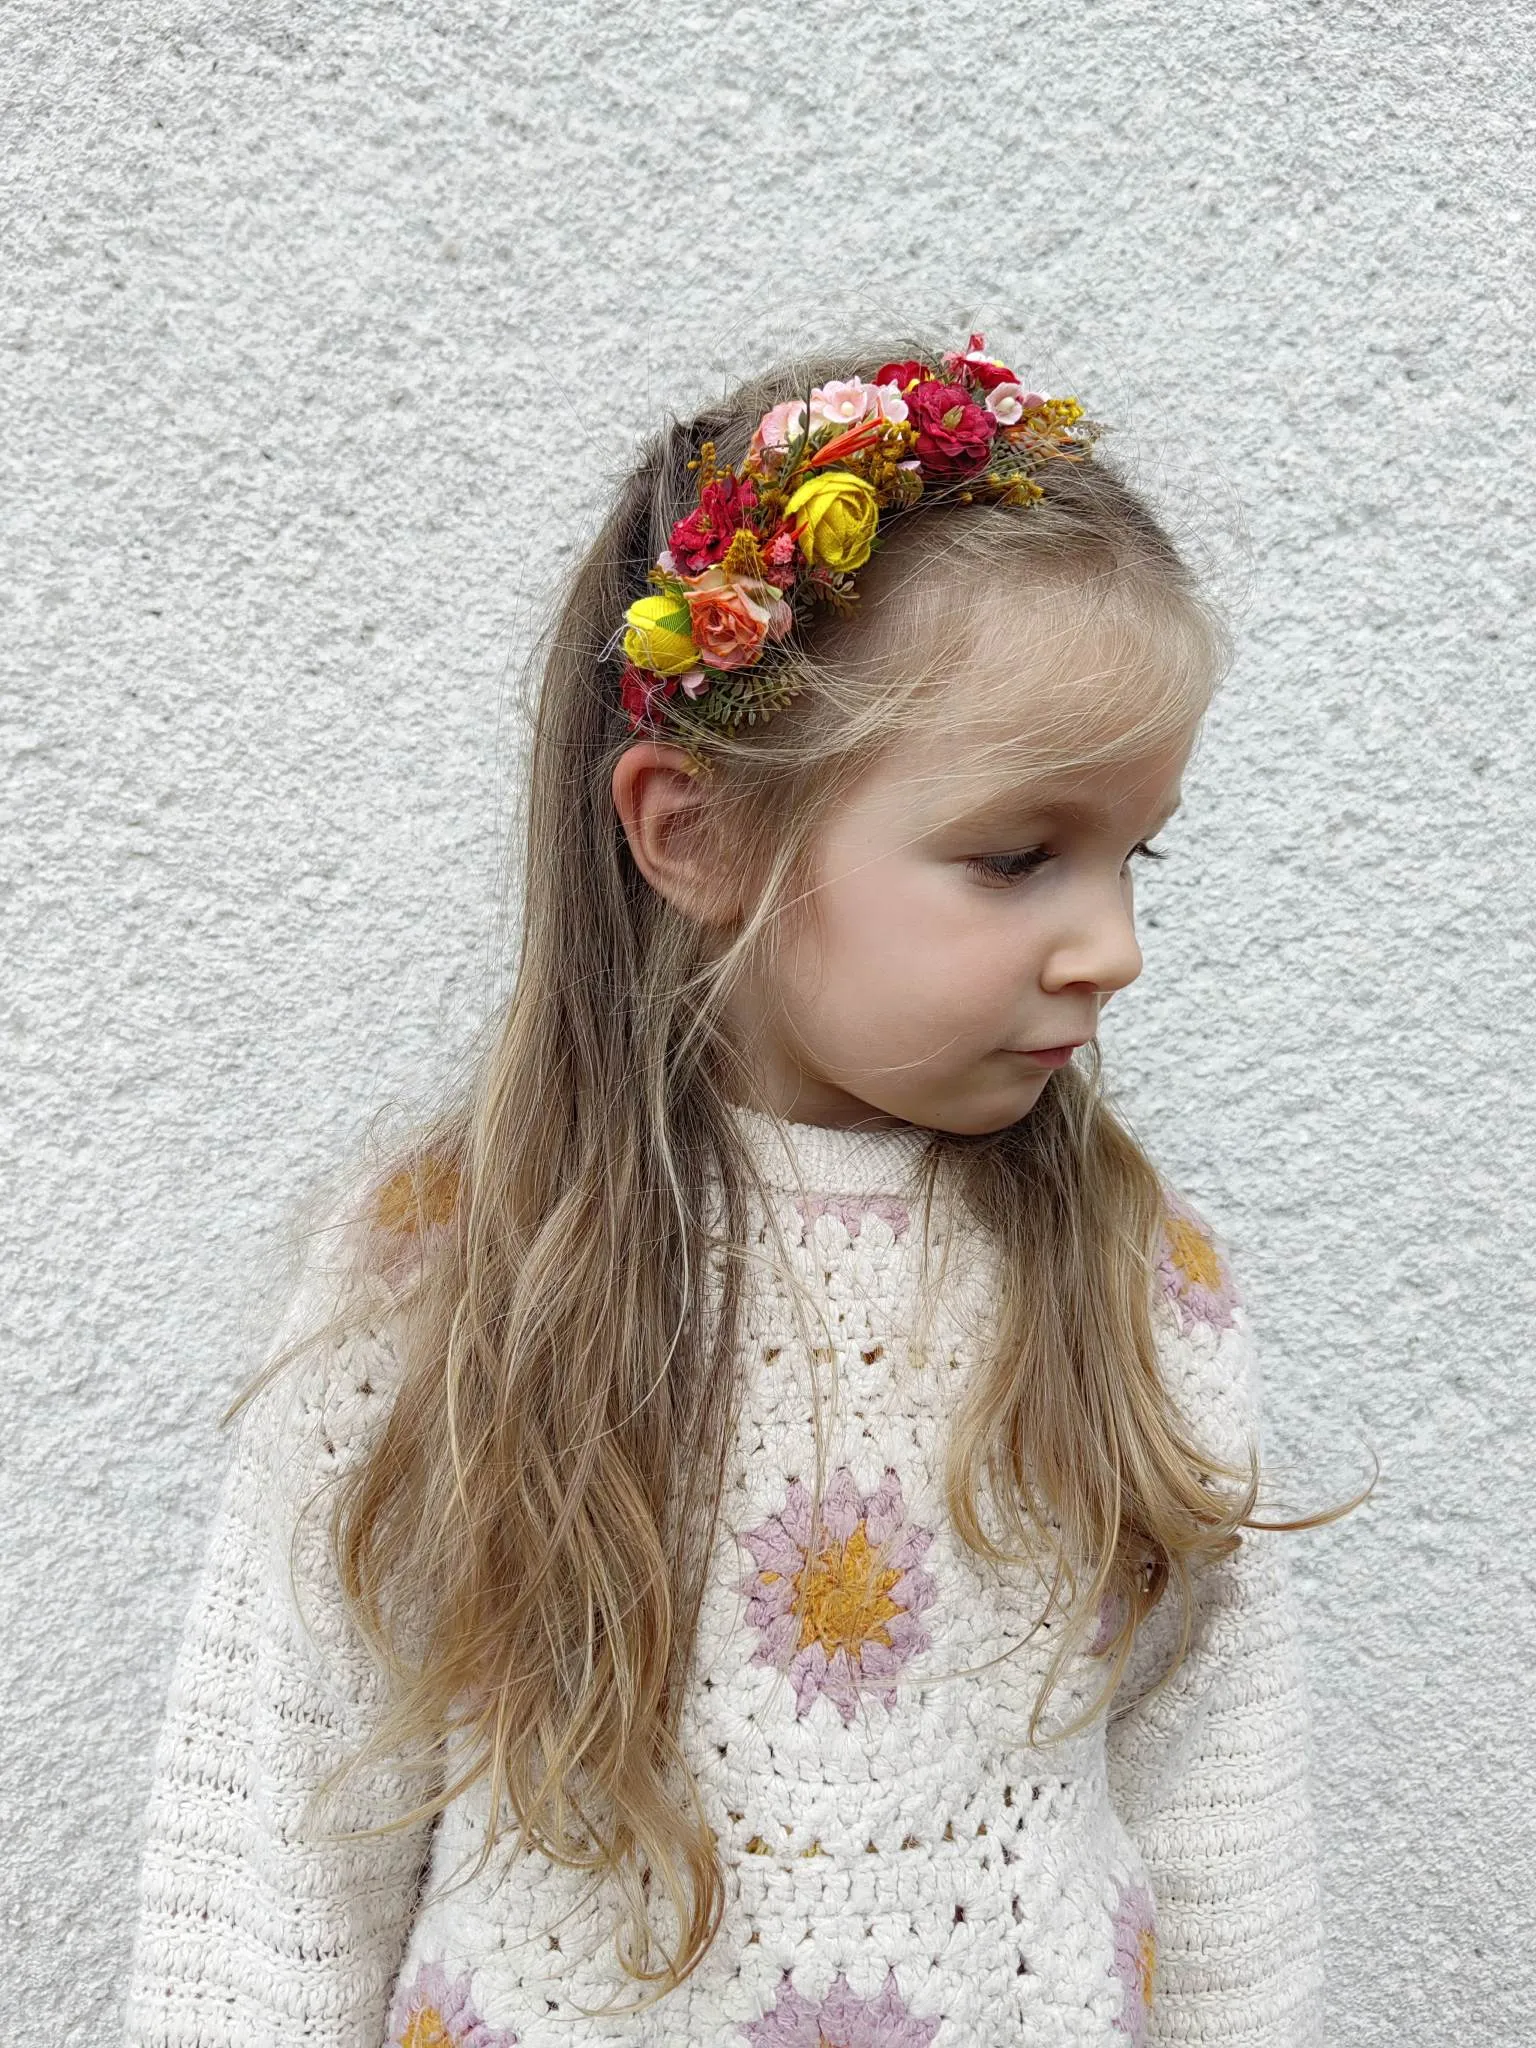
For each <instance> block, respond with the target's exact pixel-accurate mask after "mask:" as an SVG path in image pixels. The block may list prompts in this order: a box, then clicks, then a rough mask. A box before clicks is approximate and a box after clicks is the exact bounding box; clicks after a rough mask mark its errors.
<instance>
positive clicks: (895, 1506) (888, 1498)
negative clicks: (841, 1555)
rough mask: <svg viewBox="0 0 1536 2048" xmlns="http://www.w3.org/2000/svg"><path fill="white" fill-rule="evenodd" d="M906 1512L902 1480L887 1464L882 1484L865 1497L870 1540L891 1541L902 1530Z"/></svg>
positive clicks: (867, 1528) (866, 1526) (865, 1525)
mask: <svg viewBox="0 0 1536 2048" xmlns="http://www.w3.org/2000/svg"><path fill="white" fill-rule="evenodd" d="M905 1513H906V1504H905V1502H904V1501H903V1500H902V1497H901V1480H900V1479H899V1478H898V1476H897V1474H896V1473H895V1472H894V1471H892V1470H891V1469H890V1467H889V1466H887V1468H886V1470H885V1473H884V1474H883V1476H882V1478H881V1480H880V1484H879V1485H878V1486H877V1487H876V1488H875V1490H874V1492H873V1493H871V1494H869V1495H867V1496H866V1497H865V1501H864V1527H865V1528H866V1530H867V1531H868V1532H869V1539H870V1541H871V1542H872V1543H889V1542H890V1541H891V1539H892V1538H893V1537H894V1536H896V1535H897V1533H898V1531H899V1530H900V1528H901V1522H902V1517H903V1515H904V1514H905ZM892 1561H893V1562H894V1561H895V1560H894V1559H893V1560H892ZM902 1561H903V1562H905V1560H902Z"/></svg>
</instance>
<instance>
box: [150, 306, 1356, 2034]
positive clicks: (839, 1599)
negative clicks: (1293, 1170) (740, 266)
mask: <svg viewBox="0 0 1536 2048" xmlns="http://www.w3.org/2000/svg"><path fill="white" fill-rule="evenodd" d="M1094 438H1095V437H1094V431H1093V429H1092V428H1091V427H1089V426H1088V425H1087V424H1086V423H1085V422H1084V421H1083V419H1082V416H1081V412H1080V408H1079V407H1078V406H1077V404H1076V403H1075V402H1074V401H1072V400H1069V399H1047V398H1044V397H1042V396H1040V395H1039V394H1038V393H1035V392H1031V391H1030V390H1028V389H1027V388H1026V386H1025V384H1024V382H1023V380H1022V379H1020V378H1019V377H1017V376H1016V375H1015V374H1014V372H1013V371H1012V370H1011V369H1009V368H1008V367H1007V365H1005V364H1004V363H1002V362H999V361H997V360H996V359H994V358H992V357H990V356H989V355H988V354H987V353H986V351H985V348H984V345H983V343H982V340H981V338H980V337H979V336H973V337H972V339H971V342H970V345H969V347H968V348H967V349H965V350H964V351H960V352H956V353H944V352H942V351H929V350H926V349H924V348H913V347H904V348H901V349H892V350H887V351H884V352H875V353H872V354H870V355H869V356H867V357H865V358H863V359H858V360H855V359H851V358H849V357H843V358H839V359H838V360H836V361H828V362H824V363H817V364H812V365H810V366H808V367H807V366H805V365H800V366H797V367H796V368H795V369H794V370H792V371H786V372H781V373H778V374H773V375H769V376H766V377H764V378H762V379H761V380H759V381H757V382H755V383H752V384H750V385H748V386H747V387H746V388H744V389H742V390H740V391H738V392H737V393H736V394H735V395H734V396H732V397H730V398H729V399H727V400H725V401H724V402H723V403H721V404H720V405H718V406H716V407H712V408H710V409H708V410H707V411H706V412H704V413H703V414H701V415H700V416H699V417H698V418H696V419H694V420H692V421H690V422H688V423H687V424H678V425H674V426H671V427H669V428H668V429H667V430H665V431H664V432H662V433H661V434H660V435H659V436H658V437H657V438H656V439H655V440H654V441H653V442H652V444H651V445H650V446H649V447H648V448H647V449H646V450H645V452H644V454H643V457H642V459H641V461H640V462H639V464H638V466H637V468H636V469H635V470H634V472H633V474H632V475H631V476H630V478H629V479H628V481H627V482H626V483H625V484H624V486H623V488H622V490H621V492H620V494H619V497H618V501H617V503H616V505H615V506H614V509H613V511H612V515H611V517H610V518H609V519H608V522H607V524H606V526H605V527H604V528H603V530H602V532H601V534H600V535H599V537H598V539H597V541H596V542H595V544H594V545H593V547H592V548H591V550H590V551H589V553H588V555H587V556H586V559H585V561H584V562H583V564H582V566H581V567H580V569H579V571H578V573H577V575H576V577H575V580H574V582H573V584H572V586H571V588H570V591H569V594H568V596H567V598H566V600H565V603H564V607H563V610H562V611H561V613H560V616H559V618H558V621H557V622H556V623H555V626H554V629H553V633H552V635H551V638H550V641H549V646H548V652H547V658H546V661H545V666H544V673H543V687H542V693H541V696H540V699H539V704H538V713H537V729H536V736H535V746H534V753H533V761H532V768H531V782H530V808H529V819H528V831H527V859H528V870H527V887H526V899H525V900H526V910H525V924H524V932H523V941H522V952H521V958H520V962H519V969H518V979H517V985H516V989H515V993H514V995H513V997H512V999H511V1002H510V1004H509V1006H508V1008H507V1012H506V1015H505V1018H504V1019H503V1020H502V1021H501V1023H500V1026H499V1029H498V1032H497V1035H496V1036H495V1038H494V1041H493V1042H491V1043H490V1044H489V1047H488V1050H487V1051H486V1052H485V1054H484V1055H483V1057H482V1058H481V1059H480V1061H479V1063H478V1065H477V1068H476V1071H475V1072H474V1073H473V1075H472V1077H471V1079H470V1080H469V1082H468V1084H467V1085H466V1086H465V1087H463V1088H462V1090H461V1091H460V1093H459V1094H458V1096H457V1097H456V1098H455V1099H454V1101H453V1103H452V1104H451V1106H450V1107H449V1108H448V1109H446V1110H445V1111H444V1112H443V1113H441V1114H440V1115H439V1116H437V1117H436V1118H435V1119H434V1120H433V1122H432V1124H431V1127H430V1128H428V1129H427V1130H426V1131H425V1132H424V1134H423V1135H422V1136H421V1138H420V1139H419V1140H418V1141H417V1142H414V1143H413V1144H412V1145H411V1146H410V1147H409V1148H408V1150H407V1151H406V1152H405V1153H404V1154H403V1155H402V1156H400V1157H398V1158H395V1159H393V1160H391V1161H390V1162H388V1164H387V1165H386V1166H385V1168H384V1170H383V1171H381V1172H376V1173H375V1174H373V1175H372V1176H371V1177H369V1178H366V1179H362V1180H359V1181H357V1182H356V1183H354V1184H353V1192H352V1194H351V1196H350V1197H349V1198H346V1199H343V1201H342V1203H341V1204H340V1206H339V1208H338V1209H337V1211H336V1212H335V1214H334V1216H333V1217H332V1219H331V1227H329V1228H327V1229H326V1230H324V1231H321V1232H318V1233H317V1234H316V1249H315V1250H314V1252H313V1254H312V1255H311V1257H310V1259H309V1263H308V1266H307V1269H306V1271H305V1273H304V1276H303V1279H302V1281H301V1283H300V1284H299V1286H298V1287H297V1289H296V1291H295V1294H294V1297H293V1300H292V1304H291V1307H290V1310H289V1315H288V1318H287V1320H286V1322H285V1324H284V1326H283V1329H282V1331H281V1332H280V1339H279V1345H278V1349H277V1351H276V1355H275V1357H274V1360H273V1362H272V1365H271V1366H270V1367H269V1369H268V1371H267V1372H266V1373H265V1374H263V1376H262V1378H261V1380H260V1381H259V1382H258V1386H257V1388H256V1389H255V1390H254V1397H251V1396H247V1405H246V1406H245V1408H244V1412H243V1416H242V1423H241V1433H240V1440H239V1450H238V1455H237V1457H236V1459H235V1462H234V1465H233V1468H232V1470H231V1473H230V1475H229V1479H228V1482H227V1488H226V1492H225V1495H224V1499H223V1503H222V1506H221V1509H220V1512H219V1516H218V1520H217V1524H216V1527H215V1531H214V1534H213V1538H212V1543H211V1548H210V1552H209V1557H208V1562H207V1566H206V1569H205V1572H204V1575H203V1578H202V1581H201V1585H200V1590H199V1592H198V1595H197V1599H196V1605H195V1609H194V1613H193V1618H192V1621H191V1624H190V1628H189V1631H188V1635H187V1638H186V1642H185V1645H184V1648H183V1651H182V1655H181V1658H180V1662H179V1665H178V1669H177V1674H176V1678H175V1681H174V1687H173V1692H172V1699H171V1705H170V1712H169V1718H168V1722H167V1725H166V1729H165V1734H164V1737H163V1740H162V1744H161V1748H160V1753H159V1761H158V1776H157V1783H156V1787H155V1791H154V1795H153V1799H152V1803H151V1807H150V1815H149V1825H148V1835H149V1839H148V1847H147V1853H146V1860H145V1873H144V1905H143V1917H142V1923H141V1926H140V1930H139V1939H138V1945H137V1950H136V1955H135V1967H134V1974H133V1983H132V1989H131V1993H130V1999H129V2026H128V2032H129V2039H130V2041H131V2042H133V2043H135V2044H140V2048H150V2044H154V2048H215V2044H240V2048H255V2044H261V2048H280V2044H281V2048H289V2044H297V2043H300V2042H303V2043H306V2044H325V2048H381V2044H385V2043H388V2044H390V2048H511V2044H514V2043H517V2044H522V2048H552V2044H556V2043H571V2042H575V2043H586V2042H599V2041H616V2042H629V2043H646V2044H663V2043H665V2044H675V2043H711V2044H714V2043H721V2044H724V2043H737V2044H758V2048H927V2044H930V2043H931V2044H934V2048H976V2044H993V2043H996V2044H1003V2043H1025V2044H1032V2048H1033V2044H1038V2048H1046V2044H1050V2048H1055V2044H1058V2043H1059V2044H1083V2048H1087V2044H1094V2048H1129V2044H1142V2043H1147V2042H1200V2043H1202V2044H1232V2048H1236V2044H1239V2043H1241V2044H1244V2048H1282V2044H1284V2048H1303V2044H1305V2048H1313V2044H1315V2043H1316V2041H1317V2040H1318V2038H1319V2035H1318V2020H1317V2015H1316V2009H1315V2004H1314V1994H1315V1986H1316V1979H1317V1961H1318V1947H1319V1943H1318V1913H1317V1893H1316V1886H1315V1877H1314V1867H1313V1851H1312V1846H1311V1839H1310V1822H1309V1809H1308V1795H1307V1789H1306V1756H1305V1747H1306V1740H1307V1714H1306V1708H1305V1703H1304V1697H1303V1692H1302V1688H1301V1683H1300V1679H1299V1675H1298V1656H1297V1648H1296V1639H1295V1628H1294V1623H1293V1618H1292V1609H1291V1606H1290V1603H1289V1596H1288V1593H1287V1590H1286V1584H1285V1580H1284V1576H1283V1572H1282V1558H1281V1556H1280V1555H1279V1554H1278V1550H1277V1543H1278V1539H1277V1537H1276V1535H1275V1534H1274V1533H1273V1532H1274V1531H1275V1530H1276V1529H1277V1528H1279V1527H1281V1526H1299V1525H1294V1524H1293V1525H1280V1524H1276V1523H1272V1522H1271V1523H1263V1522H1261V1521H1260V1520H1259V1519H1258V1517H1257V1515H1256V1513H1255V1509H1256V1504H1257V1500H1258V1468H1257V1462H1256V1455H1255V1452H1254V1435H1255V1426H1256V1423H1255V1408H1254V1391H1253V1385H1252V1378H1251V1371H1250V1363H1249V1359H1250V1352H1249V1341H1248V1334H1247V1328H1246V1324H1245V1318H1244V1313H1243V1310H1242V1309H1241V1307H1240V1306H1239V1305H1238V1301H1237V1298H1236V1296H1235V1294H1234V1292H1233V1286H1232V1281H1231V1278H1230V1275H1229V1272H1228V1269H1227V1265H1226V1262H1225V1259H1224V1257H1223V1255H1222V1253H1221V1252H1220V1251H1219V1250H1218V1249H1217V1247H1216V1245H1215V1243H1214V1242H1213V1240H1212V1238H1211V1236H1210V1235H1209V1234H1208V1232H1207V1230H1206V1228H1205V1226H1204V1225H1203V1224H1202V1223H1201V1222H1200V1220H1199V1219H1198V1218H1197V1217H1196V1216H1195V1214H1194V1213H1193V1212H1192V1211H1191V1210H1190V1208H1189V1207H1188V1206H1187V1204H1186V1203H1185V1202H1184V1201H1183V1200H1182V1199H1181V1198H1180V1197H1179V1196H1178V1195H1177V1194H1175V1193H1174V1192H1172V1191H1171V1190H1170V1189H1168V1188H1167V1187H1166V1186H1164V1185H1163V1184H1162V1182H1161V1181H1160V1179H1159V1177H1158V1175H1157V1173H1156V1171H1155V1170H1154V1168H1153V1167H1152V1165H1151V1164H1150V1163H1149V1162H1148V1160H1147V1158H1146V1156H1145V1154H1144V1153H1143V1152H1142V1150H1141V1149H1140V1147H1139V1146H1138V1145H1137V1143H1136V1142H1135V1140H1134V1139H1133V1138H1132V1137H1131V1136H1130V1134H1129V1133H1128V1131H1127V1130H1126V1128H1125V1127H1124V1125H1123V1124H1122V1123H1120V1122H1119V1121H1118V1120H1117V1118H1116V1117H1115V1115H1114V1114H1113V1113H1112V1111H1111V1110H1110V1109H1109V1108H1108V1107H1107V1106H1106V1103H1105V1101H1104V1098H1103V1096H1102V1094H1101V1092H1100V1090H1099V1085H1098V1062H1097V1051H1096V1046H1095V1036H1096V1032H1097V1028H1098V1020H1099V1014H1100V1010H1101V1008H1102V1006H1103V1004H1104V1003H1105V1002H1107V1001H1108V999H1109V998H1110V997H1111V996H1112V995H1113V994H1115V993H1116V992H1117V991H1118V990H1120V989H1123V988H1125V987H1126V986H1127V985H1128V984H1129V983H1130V982H1132V981H1133V980H1134V979H1135V978H1136V975H1137V974H1138V972H1139V971H1140V966H1141V955H1140V952H1139V950H1138V947H1137V942H1136V936H1135V930H1134V919H1133V909H1132V889H1133V879H1132V878H1133V872H1134V869H1135V866H1136V863H1137V862H1138V861H1141V860H1144V859H1147V858H1156V857H1157V850H1156V848H1155V847H1154V845H1153V844H1152V842H1153V840H1154V838H1155V836H1156V834H1157V833H1158V832H1159V831H1160V830H1161V828H1162V827H1163V825H1164V824H1165V823H1166V821H1167V820H1168V818H1169V817H1170V815H1171V814H1172V812H1173V811H1174V810H1175V808H1176V807H1177V805H1178V803H1179V796H1180V776H1181V773H1182V771H1183V768H1184V766H1185V763H1186V761H1187V759H1188V757H1189V753H1190V750H1191V748H1192V746H1193V744H1194V742H1195V738H1196V735H1197V732H1198V730H1199V727H1200V722H1201V718H1202V715H1203V714H1204V712H1205V710H1206V707H1207V703H1208V700H1209V698H1210V694H1211V691H1212V689H1213V687H1214V685H1215V682H1216V679H1217V676H1218V673H1219V671H1220V669H1221V667H1222V662H1223V639H1222V634H1221V632H1220V630H1219V628H1218V627H1217V625H1216V624H1215V623H1214V622H1213V619H1212V617H1211V615H1210V613H1209V611H1208V609H1207V607H1206V605H1205V604H1204V603H1203V602H1202V600H1201V598H1200V596H1199V594H1198V593H1197V591H1196V590H1195V588H1194V587H1193V585H1192V582H1191V579H1190V576H1189V575H1188V573H1187V572H1186V570H1185V568H1184V567H1183V565H1182V564H1181V562H1180V559H1179V557H1178V555H1177V554H1176V552H1175V550H1174V548H1173V546H1172V545H1171V544H1170V542H1169V540H1168V538H1167V536H1166V535H1165V534H1164V533H1163V531H1162V530H1161V529H1160V527H1159V526H1158V524H1157V522H1156V521H1155V520H1154V518H1153V517H1152V515H1151V513H1150V512H1149V511H1148V509H1147V507H1146V506H1145V505H1144V504H1143V503H1142V502H1141V501H1140V500H1139V499H1138V498H1137V497H1136V496H1135V495H1134V493H1133V492H1132V491H1131V490H1130V489H1129V488H1128V487H1127V486H1126V484H1125V483H1124V482H1122V481H1121V480H1120V479H1119V478H1118V477H1117V476H1116V475H1115V474H1114V473H1113V471H1112V470H1111V469H1109V468H1107V467H1105V466H1104V464H1103V463H1102V461H1101V460H1100V459H1099V458H1098V457H1097V456H1096V455H1095V453H1094V446H1093V444H1094ZM289 1340H291V1341H289ZM279 1368H280V1369H279Z"/></svg>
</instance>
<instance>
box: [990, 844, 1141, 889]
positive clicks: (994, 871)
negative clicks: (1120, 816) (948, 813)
mask: <svg viewBox="0 0 1536 2048" xmlns="http://www.w3.org/2000/svg"><path fill="white" fill-rule="evenodd" d="M1054 858H1055V855H1054V854H1050V853H1047V852H1046V851H1045V848H1044V847H1043V846H1031V847H1028V848H1027V849H1025V851H1023V852H1022V853H982V854H976V855H973V856H972V858H971V859H970V860H968V861H967V862H966V866H967V867H968V868H970V869H971V870H972V871H973V872H974V873H977V874H983V875H986V876H987V877H988V878H989V879H990V880H991V881H994V882H1019V881H1024V880H1026V879H1027V878H1028V877H1029V876H1030V875H1033V874H1035V873H1037V872H1038V871H1039V870H1040V869H1041V868H1043V867H1044V866H1045V864H1046V862H1047V861H1048V860H1053V859H1054ZM1138 858H1140V859H1141V860H1166V859H1167V858H1168V855H1167V854H1166V852H1164V850H1163V848H1162V847H1160V846H1153V845H1151V844H1150V843H1149V842H1148V841H1147V840H1145V839H1141V840H1138V841H1137V843H1136V844H1135V845H1134V846H1133V847H1132V848H1131V850H1130V853H1129V854H1128V855H1127V856H1126V865H1127V866H1129V865H1130V863H1131V861H1133V860H1136V859H1138ZM1008 861H1024V862H1027V866H1025V867H1022V868H1015V869H1013V870H1011V871H1008V872H1004V871H1002V868H1001V866H1000V864H1001V863H1004V862H1008Z"/></svg>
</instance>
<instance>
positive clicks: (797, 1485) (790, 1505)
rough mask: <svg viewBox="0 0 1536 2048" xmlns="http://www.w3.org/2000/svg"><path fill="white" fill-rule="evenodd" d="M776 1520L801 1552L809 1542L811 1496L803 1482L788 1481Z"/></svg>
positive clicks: (799, 1480) (797, 1480) (798, 1480)
mask: <svg viewBox="0 0 1536 2048" xmlns="http://www.w3.org/2000/svg"><path fill="white" fill-rule="evenodd" d="M776 1519H777V1520H778V1521H779V1522H780V1523H781V1524H782V1526H783V1527H784V1529H785V1530H786V1531H787V1532H788V1534H789V1535H790V1536H791V1537H792V1538H793V1539H794V1541H795V1542H796V1543H797V1544H798V1545H799V1547H800V1549H801V1550H802V1551H803V1550H804V1549H805V1547H806V1545H807V1544H808V1543H809V1542H810V1540H811V1496H810V1492H809V1490H808V1489H807V1487H806V1485H805V1482H804V1481H803V1480H801V1479H791V1480H790V1482H789V1485H788V1486H787V1487H786V1488H785V1492H784V1505H783V1507H782V1508H780V1510H779V1513H778V1516H777V1518H776Z"/></svg>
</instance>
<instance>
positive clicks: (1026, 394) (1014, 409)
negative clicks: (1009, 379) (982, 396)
mask: <svg viewBox="0 0 1536 2048" xmlns="http://www.w3.org/2000/svg"><path fill="white" fill-rule="evenodd" d="M1044 403H1045V400H1044V399H1043V398H1042V397H1041V396H1040V394H1039V392H1038V391H1026V390H1025V389H1024V386H1023V385H1022V384H1017V383H1009V384H994V385H993V386H992V389H991V390H990V391H989V392H988V393H987V411H988V412H989V413H991V414H992V416H993V418H994V419H995V420H996V421H997V423H998V425H999V426H1003V427H1016V426H1017V425H1018V423H1019V421H1020V420H1021V419H1023V418H1024V417H1025V415H1026V414H1028V413H1032V412H1038V411H1039V410H1040V408H1041V406H1042V405H1044Z"/></svg>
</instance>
